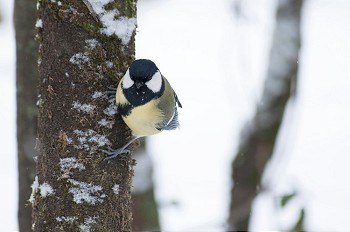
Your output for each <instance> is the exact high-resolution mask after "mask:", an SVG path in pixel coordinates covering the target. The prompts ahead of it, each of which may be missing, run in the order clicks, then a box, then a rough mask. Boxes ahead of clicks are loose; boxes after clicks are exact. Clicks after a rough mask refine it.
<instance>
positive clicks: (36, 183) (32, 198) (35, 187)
mask: <svg viewBox="0 0 350 232" xmlns="http://www.w3.org/2000/svg"><path fill="white" fill-rule="evenodd" d="M30 187H31V188H32V194H31V195H30V197H29V200H28V201H29V202H30V203H32V204H34V201H35V195H36V194H37V193H38V191H39V180H38V176H35V178H34V181H33V184H32V185H31V186H30Z"/></svg>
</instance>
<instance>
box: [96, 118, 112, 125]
mask: <svg viewBox="0 0 350 232" xmlns="http://www.w3.org/2000/svg"><path fill="white" fill-rule="evenodd" d="M97 123H98V125H100V126H104V127H107V126H108V125H109V124H110V123H111V122H109V121H107V120H106V119H105V118H102V119H101V120H100V121H98V122H97Z"/></svg>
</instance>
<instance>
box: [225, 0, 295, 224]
mask: <svg viewBox="0 0 350 232" xmlns="http://www.w3.org/2000/svg"><path fill="white" fill-rule="evenodd" d="M301 6H302V0H280V1H279V3H278V10H277V16H276V25H275V31H274V35H273V40H272V46H271V53H270V61H269V67H268V72H267V79H266V81H265V87H264V92H263V95H262V99H261V103H260V104H259V105H258V107H257V111H256V114H255V116H254V118H253V119H252V120H251V122H249V123H248V124H247V126H245V127H244V128H243V132H242V138H241V142H240V146H239V149H238V151H237V153H236V156H235V159H234V161H233V163H232V170H233V171H232V179H233V187H232V191H231V205H230V214H229V219H228V224H229V228H230V229H233V230H248V225H249V220H250V215H251V212H252V203H253V201H254V199H255V198H256V196H257V195H258V194H259V191H261V189H262V188H261V178H262V175H263V172H264V170H265V167H266V164H267V162H268V161H269V160H270V159H271V157H272V155H273V152H274V147H275V144H276V138H277V135H278V131H279V129H280V126H281V123H282V119H283V115H284V112H285V109H286V106H287V103H288V101H290V100H292V99H293V97H294V96H295V86H296V80H297V74H298V60H299V50H300V43H301V40H300V16H301Z"/></svg>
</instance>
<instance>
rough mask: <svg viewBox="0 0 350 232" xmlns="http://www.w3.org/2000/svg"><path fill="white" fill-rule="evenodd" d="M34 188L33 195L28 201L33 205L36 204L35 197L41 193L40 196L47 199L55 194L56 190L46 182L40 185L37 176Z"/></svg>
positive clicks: (32, 186)
mask: <svg viewBox="0 0 350 232" xmlns="http://www.w3.org/2000/svg"><path fill="white" fill-rule="evenodd" d="M31 188H32V194H31V195H30V197H29V199H28V201H29V202H30V203H32V204H34V201H35V195H37V194H38V193H39V192H40V195H41V196H42V197H47V196H49V195H52V194H54V192H55V191H54V190H53V188H52V187H51V185H49V184H48V183H46V182H44V183H43V184H39V179H38V176H35V178H34V181H33V184H32V185H31Z"/></svg>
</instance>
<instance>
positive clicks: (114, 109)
mask: <svg viewBox="0 0 350 232" xmlns="http://www.w3.org/2000/svg"><path fill="white" fill-rule="evenodd" d="M103 113H105V114H106V115H108V116H113V115H115V114H117V113H118V111H117V106H116V105H115V104H114V103H111V104H110V105H109V106H108V107H107V108H106V109H105V110H103Z"/></svg>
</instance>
